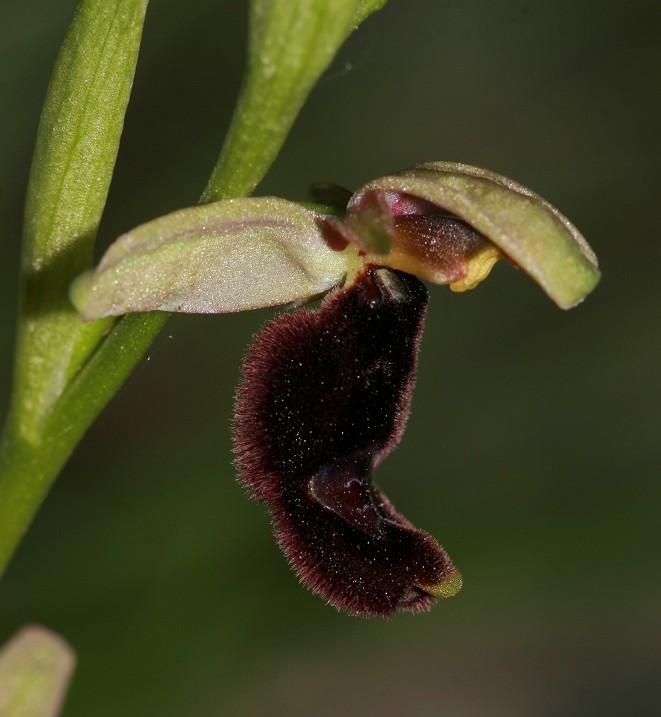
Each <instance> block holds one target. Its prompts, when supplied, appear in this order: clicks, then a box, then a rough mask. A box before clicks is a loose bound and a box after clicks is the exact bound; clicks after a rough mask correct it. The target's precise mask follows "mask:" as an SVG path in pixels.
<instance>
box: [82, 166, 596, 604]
mask: <svg viewBox="0 0 661 717" xmlns="http://www.w3.org/2000/svg"><path fill="white" fill-rule="evenodd" d="M317 198H319V199H321V200H322V201H324V202H325V203H327V204H331V205H334V206H329V207H320V206H319V205H315V206H304V205H301V204H298V203H294V202H289V201H286V200H283V199H277V198H273V197H266V198H247V199H232V200H225V201H221V202H217V203H214V204H207V205H203V206H198V207H195V208H191V209H184V210H181V211H178V212H174V213H173V214H169V215H167V216H165V217H161V218H159V219H156V220H154V221H151V222H148V223H147V224H144V225H142V226H140V227H138V228H136V229H134V230H133V231H131V232H129V233H128V234H125V235H124V236H122V237H120V238H119V239H118V240H117V241H116V242H115V243H114V244H113V245H112V246H111V247H110V248H109V249H108V251H107V253H106V254H105V256H104V257H103V258H102V260H101V262H100V264H99V265H98V267H97V268H96V269H95V270H93V271H91V272H88V273H86V274H84V275H82V276H81V277H79V278H78V279H77V280H76V282H75V283H74V286H73V287H72V300H73V302H74V304H75V306H76V307H77V309H78V311H79V313H80V315H81V317H82V318H83V319H84V320H86V321H90V320H94V319H99V318H101V317H105V316H114V315H120V314H124V313H128V312H135V311H183V312H189V313H223V312H233V311H243V310H247V309H256V308H260V307H265V306H278V305H289V306H290V307H299V306H301V305H302V304H305V303H307V302H309V301H311V300H313V299H317V298H320V297H322V296H323V297H325V298H324V299H323V301H322V303H321V305H320V307H319V308H317V309H301V310H297V311H292V312H289V313H282V314H280V315H279V316H277V317H276V318H275V319H274V320H272V321H271V322H269V323H268V324H267V325H266V326H265V327H264V328H263V329H262V331H261V332H259V333H258V334H257V336H256V337H255V342H254V344H253V346H252V347H251V349H250V350H249V352H248V354H247V357H246V359H245V363H244V367H243V378H242V381H241V385H240V387H239V389H238V393H237V403H236V416H235V422H234V445H235V454H236V466H237V469H238V472H239V480H240V482H241V483H242V484H243V485H244V486H245V487H246V488H247V490H248V492H249V494H250V496H251V497H252V498H255V499H257V500H260V501H262V502H263V503H265V504H266V506H267V508H268V510H269V513H270V516H271V520H272V523H273V528H274V532H275V535H276V538H277V540H278V543H279V544H280V547H281V548H282V550H283V552H284V553H285V555H286V557H287V559H288V560H289V562H290V564H291V565H292V567H293V568H294V570H295V571H296V572H297V574H298V575H299V577H300V579H301V580H302V582H303V583H305V585H307V586H308V587H309V588H311V589H312V590H313V591H314V592H316V593H318V594H319V595H320V596H321V597H323V598H324V599H326V600H327V601H328V602H329V603H330V604H332V605H334V606H335V607H337V608H339V609H341V610H345V611H347V612H349V613H351V614H354V615H363V616H370V615H380V616H388V615H390V614H392V613H393V612H394V611H396V610H408V611H411V612H420V611H423V610H426V609H428V608H429V607H430V606H431V604H432V603H433V602H434V600H435V599H436V598H439V597H450V596H452V595H454V594H456V593H457V592H458V590H459V589H460V588H461V585H462V578H461V575H460V573H459V571H458V570H457V569H456V568H455V567H454V565H453V564H452V562H451V560H450V558H449V557H448V555H447V554H446V552H445V550H444V549H443V548H442V547H441V546H440V545H439V544H438V543H437V542H436V541H435V540H434V539H433V538H432V537H431V536H429V535H428V534H427V533H425V532H423V531H421V530H418V529H416V528H414V527H413V526H412V525H411V524H410V523H409V522H408V521H407V520H406V519H405V518H404V517H403V516H402V515H400V514H399V513H398V512H397V511H396V510H395V508H394V507H393V505H392V504H391V503H390V501H389V500H388V499H387V498H386V496H385V495H384V494H383V493H382V492H381V491H380V490H379V489H378V487H377V486H376V485H375V484H374V483H373V481H372V472H373V471H374V469H375V468H376V466H377V465H378V464H379V463H380V462H381V461H382V460H383V459H384V458H385V457H386V455H387V454H388V453H389V452H390V451H391V450H392V449H393V448H394V447H395V445H397V443H398V442H399V440H400V438H401V435H402V433H403V430H404V426H405V423H406V419H407V416H408V412H409V405H410V402H411V392H412V389H413V384H414V381H415V370H416V364H417V355H418V346H419V342H420V335H421V332H422V328H423V323H424V316H425V311H426V307H427V301H428V295H427V290H426V289H425V287H424V285H423V284H422V283H421V282H420V281H419V279H417V278H416V276H417V277H420V278H422V279H425V280H428V281H430V282H433V283H436V284H448V285H449V286H450V288H451V289H452V290H454V291H465V290H467V289H471V288H473V287H474V286H476V285H477V284H478V283H479V282H480V281H482V280H483V279H484V278H485V277H486V276H487V275H488V274H489V272H490V270H491V268H492V267H493V266H494V264H495V263H496V262H497V261H498V259H500V258H502V257H505V258H506V259H508V260H509V262H510V263H512V264H513V265H515V266H516V267H519V268H521V269H523V270H524V271H526V272H527V273H528V274H529V275H530V276H531V277H532V278H533V279H534V280H535V281H536V282H537V283H538V284H539V285H540V286H541V287H542V289H543V290H544V291H545V292H546V293H547V294H548V296H549V297H550V298H551V299H552V300H553V301H555V302H556V303H557V304H558V305H559V306H560V307H561V308H565V309H566V308H570V307H572V306H574V305H575V304H577V303H578V302H580V301H581V300H582V299H583V298H584V297H585V296H586V295H587V294H588V293H589V292H590V291H591V290H592V289H593V288H594V286H595V285H596V283H597V282H598V280H599V270H598V268H597V260H596V257H595V255H594V253H593V252H592V250H591V249H590V247H589V246H588V244H587V242H586V241H585V239H583V237H582V236H581V235H580V233H579V232H578V230H577V229H576V228H575V227H574V226H573V225H572V224H571V223H570V222H569V221H568V220H567V219H566V218H565V217H563V216H562V214H560V212H558V211H557V210H556V209H555V208H554V207H552V206H551V205H550V204H549V203H548V202H546V201H545V200H544V199H542V198H541V197H539V196H538V195H536V194H535V193H534V192H532V191H530V190H528V189H526V188H525V187H522V186H521V185H519V184H517V183H515V182H513V181H512V180H510V179H507V178H505V177H502V176H499V175H497V174H494V173H493V172H490V171H488V170H485V169H479V168H476V167H471V166H468V165H463V164H455V163H449V162H433V163H429V164H422V165H418V166H415V167H413V168H411V169H408V170H405V171H402V172H398V173H395V174H392V175H388V176H386V177H382V178H380V179H376V180H374V181H372V182H369V183H368V184H366V185H365V186H364V187H362V188H360V189H359V190H358V191H356V192H355V193H354V194H353V195H350V193H349V192H346V194H345V193H343V192H342V191H341V190H335V189H333V188H332V187H326V188H323V187H322V188H318V190H317Z"/></svg>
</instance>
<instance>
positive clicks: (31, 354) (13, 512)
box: [0, 0, 385, 573]
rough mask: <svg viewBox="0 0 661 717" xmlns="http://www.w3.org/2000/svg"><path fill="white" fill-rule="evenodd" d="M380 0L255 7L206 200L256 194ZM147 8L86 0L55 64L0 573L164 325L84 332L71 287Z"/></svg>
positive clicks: (134, 320)
mask: <svg viewBox="0 0 661 717" xmlns="http://www.w3.org/2000/svg"><path fill="white" fill-rule="evenodd" d="M384 2H385V0H301V1H300V2H296V3H292V2H291V0H252V5H251V23H250V59H249V63H248V71H247V75H246V79H245V83H244V90H243V93H242V96H241V99H240V101H239V104H238V106H237V109H236V111H235V116H234V119H233V122H232V127H231V130H230V132H229V135H228V138H227V141H226V143H225V145H224V148H223V151H222V152H221V156H220V159H219V161H218V164H217V166H216V169H215V170H214V172H213V174H212V177H211V179H210V181H209V184H208V186H207V188H206V190H205V192H204V195H203V198H202V201H205V202H210V201H214V200H217V199H220V198H224V197H234V196H241V195H244V194H249V193H250V192H252V190H253V189H254V187H255V186H256V185H257V184H258V183H259V182H260V181H261V179H262V178H263V176H264V174H265V173H266V171H267V170H268V168H269V166H270V165H271V163H272V161H273V159H274V158H275V156H276V155H277V153H278V151H279V150H280V148H281V147H282V145H283V143H284V141H285V138H286V137H287V134H288V132H289V130H290V128H291V125H292V123H293V122H294V119H295V117H296V115H297V113H298V111H299V110H300V108H301V106H302V104H303V102H304V101H305V99H306V97H307V95H308V93H309V92H310V90H311V88H312V86H313V85H314V83H315V82H316V80H317V79H318V77H319V75H320V74H321V73H322V72H323V71H324V69H325V68H326V67H327V65H328V64H329V63H330V61H331V60H332V58H333V56H334V55H335V53H336V51H337V49H338V48H339V46H340V45H341V44H342V42H343V41H344V40H345V38H346V37H347V36H348V34H349V33H350V31H351V29H353V28H355V27H356V26H357V25H358V24H359V22H361V21H362V20H364V19H365V18H366V17H367V16H368V15H369V14H371V13H372V12H374V10H377V9H379V8H380V7H381V6H382V5H383V4H384ZM146 5H147V0H82V2H81V4H80V6H79V8H78V11H77V13H76V17H75V19H74V21H73V24H72V26H71V28H70V30H69V33H68V35H67V38H66V39H65V42H64V44H63V46H62V49H61V51H60V55H59V57H58V60H57V63H56V66H55V69H54V72H53V77H52V79H51V84H50V86H49V91H48V95H47V98H46V103H45V106H44V112H43V115H42V121H41V124H40V128H39V135H38V140H37V147H36V149H35V158H34V161H33V168H32V174H31V178H30V186H29V190H28V200H27V204H26V218H25V236H24V247H23V256H24V261H23V276H22V301H21V310H20V316H19V325H18V339H17V350H16V370H15V383H14V391H13V398H12V407H11V410H10V415H9V418H8V420H7V423H6V425H5V429H4V434H3V438H2V441H1V442H0V573H1V572H2V570H4V568H5V567H6V565H7V563H8V562H9V560H10V558H11V555H12V553H13V552H14V550H15V548H16V546H17V544H18V542H19V541H20V539H21V537H22V535H23V534H24V532H25V531H26V530H27V527H28V526H29V524H30V522H31V520H32V518H33V517H34V515H35V513H36V511H37V509H38V508H39V505H40V504H41V502H42V501H43V499H44V497H45V496H46V494H47V492H48V490H49V488H50V486H51V485H52V483H53V481H54V480H55V478H56V476H57V474H58V473H59V471H60V470H61V468H62V466H63V465H64V463H65V462H66V460H67V458H68V456H69V455H70V454H71V452H72V451H73V449H74V448H75V446H76V444H77V443H78V441H79V440H80V439H81V438H82V436H83V435H84V433H85V431H86V430H87V428H88V427H89V425H90V424H91V423H92V421H93V420H94V418H95V417H96V416H97V415H98V413H99V412H100V411H101V410H102V409H103V407H104V406H105V405H106V403H107V402H108V401H109V400H110V399H111V398H112V396H113V395H114V394H115V392H116V391H117V390H118V389H119V387H120V386H121V385H122V383H123V382H124V380H125V379H126V378H127V377H128V375H129V374H130V372H131V371H132V370H133V367H134V366H135V364H136V363H137V362H138V361H139V360H140V358H141V356H142V355H143V354H144V352H145V351H146V350H147V348H148V347H149V345H150V344H151V342H152V340H153V339H154V337H155V336H156V334H157V333H158V332H159V330H160V329H161V328H162V326H163V324H164V323H165V321H166V320H167V315H166V314H135V315H131V316H126V317H124V318H122V319H121V320H120V321H118V322H117V324H116V325H115V326H114V327H113V326H111V325H110V323H109V322H107V321H97V322H93V323H91V324H83V323H82V322H81V321H80V319H79V318H78V316H77V314H76V313H75V312H74V311H73V309H72V308H71V306H70V305H69V302H68V299H67V296H68V287H69V285H70V283H71V281H72V280H73V278H74V277H75V276H76V275H77V274H78V273H80V272H82V271H83V270H85V269H87V268H88V267H89V265H90V263H91V253H92V247H93V242H94V238H95V235H96V229H97V227H98V224H99V221H100V218H101V213H102V211H103V208H104V205H105V200H106V195H107V192H108V187H109V185H110V179H111V176H112V170H113V167H114V162H115V158H116V155H117V150H118V146H119V139H120V135H121V130H122V125H123V118H124V113H125V111H126V106H127V103H128V98H129V93H130V89H131V84H132V80H133V73H134V70H135V64H136V61H137V54H138V48H139V44H140V36H141V32H142V23H143V19H144V13H145V9H146Z"/></svg>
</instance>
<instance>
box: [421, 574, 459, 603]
mask: <svg viewBox="0 0 661 717" xmlns="http://www.w3.org/2000/svg"><path fill="white" fill-rule="evenodd" d="M463 584H464V579H463V578H462V577H461V573H460V572H459V571H458V570H453V571H452V572H451V573H448V574H447V575H446V576H445V577H443V578H442V579H441V580H439V582H437V583H434V584H433V585H418V587H419V588H420V589H421V590H424V591H425V592H426V593H428V594H429V595H432V596H433V597H436V598H449V597H454V596H455V595H456V594H457V593H458V592H459V591H460V590H461V586H462V585H463Z"/></svg>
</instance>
